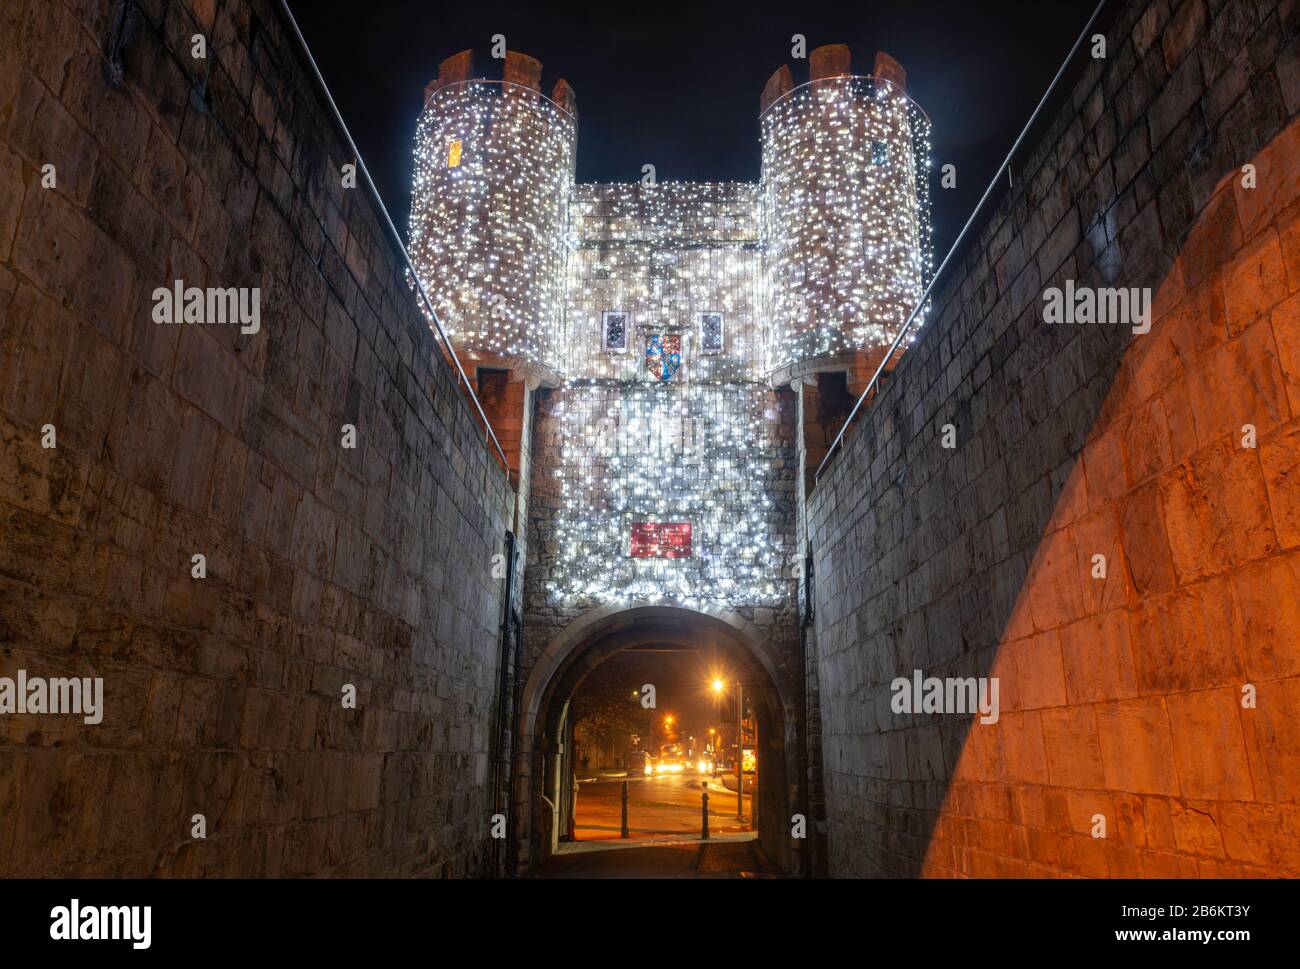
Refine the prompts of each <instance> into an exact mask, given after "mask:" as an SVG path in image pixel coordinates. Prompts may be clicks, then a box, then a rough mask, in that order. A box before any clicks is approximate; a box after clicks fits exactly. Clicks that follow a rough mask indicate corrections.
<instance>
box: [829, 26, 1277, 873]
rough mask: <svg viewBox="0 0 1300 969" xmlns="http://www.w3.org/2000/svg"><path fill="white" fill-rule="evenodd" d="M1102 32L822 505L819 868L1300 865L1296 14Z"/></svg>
mask: <svg viewBox="0 0 1300 969" xmlns="http://www.w3.org/2000/svg"><path fill="white" fill-rule="evenodd" d="M1117 18H1118V22H1117V23H1116V24H1114V25H1111V26H1109V27H1107V28H1106V39H1107V46H1108V50H1109V51H1110V54H1109V56H1108V57H1107V58H1106V59H1105V60H1104V61H1103V60H1094V61H1091V63H1090V64H1089V65H1088V67H1087V70H1086V71H1084V72H1083V76H1082V77H1081V78H1080V80H1079V81H1078V82H1077V83H1076V85H1075V87H1074V90H1073V91H1070V92H1063V95H1064V97H1063V98H1062V100H1063V101H1064V106H1063V107H1062V108H1060V109H1059V110H1058V111H1057V112H1056V114H1055V117H1054V118H1052V117H1051V116H1049V117H1047V118H1045V119H1044V131H1045V135H1044V137H1043V139H1042V141H1041V143H1040V144H1039V145H1037V147H1033V148H1030V147H1027V148H1026V150H1025V151H1024V152H1022V153H1021V155H1020V160H1019V162H1018V164H1017V172H1016V187H1015V188H1014V189H1013V190H1012V191H1010V192H1008V193H1007V197H1006V198H1005V199H1004V200H1003V202H1002V204H1001V205H1000V206H999V207H997V208H995V209H993V210H992V211H991V212H990V213H989V216H988V223H987V227H986V228H985V229H984V230H983V231H982V233H981V234H980V235H979V236H978V237H977V238H975V239H973V240H972V244H971V245H970V246H969V247H968V248H967V249H966V250H965V251H964V253H963V258H962V262H961V263H960V264H958V265H956V266H955V267H954V269H955V271H954V273H953V275H952V276H951V277H950V278H948V279H946V280H945V282H944V284H943V285H942V286H941V287H940V288H939V290H938V291H937V292H936V294H935V298H934V307H935V311H934V316H933V319H932V320H931V322H930V323H929V324H928V325H927V327H926V329H924V330H922V331H921V334H920V336H919V337H918V339H917V340H916V342H915V344H914V345H913V346H912V347H911V349H910V350H909V352H908V355H907V356H906V357H905V358H904V360H903V362H902V363H901V364H900V365H899V367H898V369H897V370H896V371H895V373H894V374H893V376H892V377H891V379H890V380H889V382H888V383H887V384H886V385H885V387H884V389H883V391H882V393H881V395H880V397H879V398H878V399H877V400H876V401H875V403H874V404H873V406H872V407H871V408H870V410H869V411H867V413H866V414H865V416H864V417H863V419H862V420H861V422H860V424H859V425H858V427H857V428H856V430H855V431H854V432H853V434H852V436H851V437H850V438H849V440H848V443H847V445H846V446H845V448H844V450H843V451H841V452H840V453H839V455H838V456H837V457H836V458H835V459H834V461H833V463H832V464H831V466H830V468H829V471H828V472H827V473H826V474H824V475H823V476H822V478H821V480H820V482H819V483H818V485H817V488H816V490H815V491H814V492H813V494H812V496H811V498H810V499H809V502H808V507H807V519H808V529H809V538H810V541H811V544H812V547H813V551H814V555H815V558H816V571H815V575H816V582H815V587H816V600H817V601H816V625H815V639H816V642H817V650H816V654H815V656H812V657H810V662H811V663H812V665H813V666H814V668H815V669H816V671H817V679H818V680H819V682H820V691H821V695H820V700H821V703H820V709H821V714H822V742H823V752H824V767H825V788H826V807H827V816H828V821H829V858H830V866H829V867H830V873H831V874H832V875H836V876H841V877H853V876H872V877H897V876H915V875H927V876H938V877H996V876H1019V877H1025V876H1038V877H1060V876H1084V877H1106V876H1110V877H1163V878H1167V877H1180V878H1185V877H1202V878H1207V877H1213V878H1221V877H1260V876H1290V877H1294V876H1297V875H1300V720H1297V717H1296V709H1297V707H1298V706H1300V609H1297V604H1296V590H1297V588H1300V525H1298V523H1300V489H1297V475H1298V474H1300V274H1297V272H1296V269H1297V267H1300V73H1297V71H1296V70H1295V64H1296V58H1295V54H1294V52H1295V50H1296V42H1297V39H1300V21H1298V20H1297V18H1296V15H1295V11H1294V9H1291V10H1290V11H1289V12H1288V11H1287V9H1286V8H1285V6H1284V7H1280V8H1274V7H1273V6H1272V5H1270V4H1253V3H1244V2H1230V3H1226V4H1223V5H1221V6H1220V9H1218V10H1217V11H1215V12H1214V13H1212V14H1211V13H1209V12H1207V10H1206V9H1205V7H1204V5H1202V4H1196V3H1183V4H1181V5H1180V6H1174V5H1170V4H1165V3H1135V4H1130V5H1128V6H1126V7H1123V8H1120V9H1119V10H1118V11H1117ZM1288 51H1289V52H1290V53H1286V52H1288ZM1058 103H1059V102H1058ZM1247 164H1249V165H1250V166H1252V167H1251V169H1250V170H1251V171H1253V172H1254V174H1255V180H1254V187H1249V185H1248V183H1247V181H1246V179H1245V178H1244V173H1243V166H1245V165H1247ZM1070 279H1073V280H1076V281H1077V282H1078V285H1079V286H1081V287H1082V286H1087V287H1091V288H1101V287H1121V286H1122V287H1150V288H1151V291H1152V294H1151V295H1152V313H1151V329H1150V332H1148V333H1145V334H1142V333H1138V334H1134V333H1133V332H1132V331H1131V329H1130V328H1129V327H1128V326H1121V325H1113V324H1104V325H1103V324H1095V323H1094V324H1088V325H1049V324H1046V323H1045V322H1044V317H1043V307H1044V303H1043V299H1042V297H1043V292H1044V290H1045V289H1046V288H1049V287H1057V286H1061V285H1062V284H1063V281H1065V280H1070ZM936 374H952V375H954V376H953V377H952V378H951V379H948V380H946V381H945V380H942V379H940V380H937V381H936V380H935V375H936ZM945 425H951V426H952V427H953V429H954V431H955V440H954V441H953V443H954V444H955V446H954V447H950V448H949V447H944V446H943V443H942V438H943V429H944V427H945ZM1247 425H1249V426H1250V428H1252V429H1253V432H1252V433H1253V438H1252V433H1248V432H1247V430H1246V428H1247ZM1099 556H1100V557H1101V558H1100V560H1099V559H1098V557H1099ZM918 669H919V670H921V671H923V673H924V675H925V676H926V677H930V676H935V677H954V678H974V677H993V678H996V679H997V680H998V682H999V684H1000V687H999V695H1000V701H999V704H1000V710H999V716H998V718H997V721H996V722H995V723H994V722H989V723H980V722H978V721H977V720H976V719H975V718H974V717H972V716H969V715H963V714H961V713H959V712H956V711H951V710H950V711H949V712H947V713H938V712H934V713H923V714H917V715H913V714H909V713H896V712H895V711H894V710H893V709H892V707H891V702H892V699H893V697H894V695H895V694H894V692H893V690H892V682H893V680H894V678H895V677H903V678H905V679H906V678H911V677H912V676H913V675H914V672H915V671H916V670H918ZM1103 824H1104V828H1103V826H1102V825H1103ZM1103 835H1104V836H1103Z"/></svg>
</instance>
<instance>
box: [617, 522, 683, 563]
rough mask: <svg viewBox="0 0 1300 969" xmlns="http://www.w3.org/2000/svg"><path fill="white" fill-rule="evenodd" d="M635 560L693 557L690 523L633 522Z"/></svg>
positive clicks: (633, 553)
mask: <svg viewBox="0 0 1300 969" xmlns="http://www.w3.org/2000/svg"><path fill="white" fill-rule="evenodd" d="M632 557H633V558H634V559H688V558H690V557H691V523H690V522H633V523H632Z"/></svg>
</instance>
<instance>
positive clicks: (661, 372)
mask: <svg viewBox="0 0 1300 969" xmlns="http://www.w3.org/2000/svg"><path fill="white" fill-rule="evenodd" d="M681 364H682V338H681V335H680V334H664V333H651V334H649V335H648V336H646V338H645V366H646V370H648V371H649V372H650V376H652V377H654V378H655V380H671V379H672V378H673V375H674V374H676V373H677V369H678V368H679V367H680V366H681Z"/></svg>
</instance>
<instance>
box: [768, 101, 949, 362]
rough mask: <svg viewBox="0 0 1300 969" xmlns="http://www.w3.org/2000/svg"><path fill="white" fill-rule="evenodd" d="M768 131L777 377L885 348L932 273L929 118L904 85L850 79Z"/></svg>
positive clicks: (786, 111)
mask: <svg viewBox="0 0 1300 969" xmlns="http://www.w3.org/2000/svg"><path fill="white" fill-rule="evenodd" d="M761 124H762V143H763V181H762V210H763V244H764V281H765V286H764V294H765V298H766V305H765V313H766V316H767V318H768V323H769V326H770V328H771V331H770V339H769V343H768V355H767V360H766V367H767V369H768V370H777V369H779V368H784V367H789V366H790V365H793V364H797V363H799V362H800V361H808V360H810V359H814V358H819V357H822V358H824V357H830V356H834V355H836V354H842V353H844V352H845V351H851V350H862V349H871V348H875V347H882V346H887V345H888V344H889V343H890V342H891V341H892V340H893V338H894V337H895V336H896V335H897V333H898V330H899V328H900V327H901V326H902V324H903V322H904V320H905V319H906V317H907V314H908V313H909V312H910V311H911V308H912V306H914V305H915V303H916V300H917V299H918V298H919V297H920V295H921V291H922V290H923V288H924V286H925V282H926V280H927V279H928V275H929V269H930V266H929V260H930V237H929V233H930V230H929V202H928V190H929V189H928V174H929V173H928V166H929V121H928V120H927V119H926V118H925V115H924V114H923V113H922V112H921V111H920V109H919V108H917V107H916V105H915V104H914V103H913V102H912V101H911V99H910V98H908V97H907V95H906V94H905V93H904V92H903V91H902V90H901V89H900V88H898V87H897V86H896V85H895V84H892V83H890V82H889V81H885V80H877V79H873V78H866V77H850V76H845V77H831V78H821V79H818V80H815V81H813V82H811V83H810V84H806V85H802V86H800V87H798V88H795V89H794V90H793V91H791V92H790V93H788V94H786V95H784V96H783V97H780V98H778V99H777V100H776V101H775V103H773V104H772V105H770V106H769V107H768V108H767V110H766V111H765V112H764V114H763V116H762V120H761ZM918 172H919V173H920V176H921V177H918Z"/></svg>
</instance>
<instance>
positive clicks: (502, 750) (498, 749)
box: [492, 530, 515, 878]
mask: <svg viewBox="0 0 1300 969" xmlns="http://www.w3.org/2000/svg"><path fill="white" fill-rule="evenodd" d="M514 591H515V533H514V532H512V531H509V530H507V531H506V586H505V594H504V596H503V601H502V604H501V634H500V635H501V645H500V649H499V651H498V653H497V704H496V716H495V717H494V720H495V724H496V729H495V730H494V732H493V738H492V813H493V814H495V813H497V812H499V811H501V810H502V807H503V805H502V791H503V789H506V784H507V783H508V781H507V778H508V776H509V774H510V771H509V770H508V766H507V757H508V756H509V755H508V754H507V752H506V737H507V736H508V733H507V731H511V732H512V731H513V728H514V719H513V718H511V719H510V720H509V721H507V719H506V714H507V707H506V702H507V700H508V692H507V690H508V685H509V679H508V677H509V676H510V670H509V663H510V617H511V614H512V609H511V600H513V599H514ZM511 747H513V743H511ZM506 790H507V794H506V797H505V801H506V803H505V805H504V809H505V813H506V828H507V838H506V840H507V841H509V827H510V818H511V816H512V814H513V812H512V811H511V805H510V803H509V802H510V798H509V792H508V789H506ZM506 860H507V859H504V858H502V856H501V839H500V838H493V839H492V877H493V878H500V877H502V874H503V867H504V864H505V862H506Z"/></svg>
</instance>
